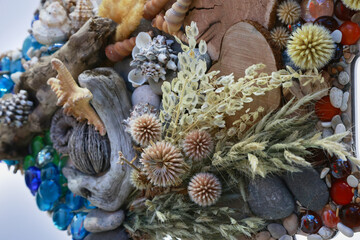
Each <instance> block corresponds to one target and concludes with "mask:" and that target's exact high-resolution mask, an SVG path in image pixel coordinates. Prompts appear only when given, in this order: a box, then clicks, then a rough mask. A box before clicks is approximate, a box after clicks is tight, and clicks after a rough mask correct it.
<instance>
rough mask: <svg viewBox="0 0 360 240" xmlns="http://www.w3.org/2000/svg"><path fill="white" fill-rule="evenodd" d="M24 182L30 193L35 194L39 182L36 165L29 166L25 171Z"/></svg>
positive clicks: (38, 171)
mask: <svg viewBox="0 0 360 240" xmlns="http://www.w3.org/2000/svg"><path fill="white" fill-rule="evenodd" d="M25 183H26V186H27V187H28V188H29V189H30V191H31V193H32V194H33V195H35V193H36V192H37V190H38V188H39V186H40V184H41V172H40V169H38V168H37V167H29V168H28V170H26V171H25Z"/></svg>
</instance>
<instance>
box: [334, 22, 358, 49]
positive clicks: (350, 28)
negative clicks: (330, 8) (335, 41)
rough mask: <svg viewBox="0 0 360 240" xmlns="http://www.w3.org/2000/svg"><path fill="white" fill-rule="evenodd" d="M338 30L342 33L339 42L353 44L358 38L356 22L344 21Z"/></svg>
mask: <svg viewBox="0 0 360 240" xmlns="http://www.w3.org/2000/svg"><path fill="white" fill-rule="evenodd" d="M339 30H340V31H341V33H342V38H341V44H343V45H353V44H355V43H356V42H357V41H358V40H359V38H360V27H359V25H358V24H357V23H354V22H351V21H346V22H344V23H343V24H341V25H340V27H339Z"/></svg>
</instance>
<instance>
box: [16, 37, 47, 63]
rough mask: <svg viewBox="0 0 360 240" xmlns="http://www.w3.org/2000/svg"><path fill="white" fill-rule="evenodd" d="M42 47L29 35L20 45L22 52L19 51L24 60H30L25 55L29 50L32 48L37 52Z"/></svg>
mask: <svg viewBox="0 0 360 240" xmlns="http://www.w3.org/2000/svg"><path fill="white" fill-rule="evenodd" d="M42 46H43V45H42V44H41V43H39V42H38V41H36V39H35V38H34V37H33V36H32V35H29V36H27V38H25V40H24V43H23V45H22V50H21V52H22V55H23V56H24V58H25V59H26V60H30V57H29V56H28V54H27V52H28V51H29V49H30V48H33V49H34V50H37V49H40V48H41V47H42Z"/></svg>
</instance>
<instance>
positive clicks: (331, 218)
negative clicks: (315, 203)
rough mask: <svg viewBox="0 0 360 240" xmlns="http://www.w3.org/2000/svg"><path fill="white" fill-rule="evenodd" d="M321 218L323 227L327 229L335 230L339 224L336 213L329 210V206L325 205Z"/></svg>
mask: <svg viewBox="0 0 360 240" xmlns="http://www.w3.org/2000/svg"><path fill="white" fill-rule="evenodd" d="M321 218H322V221H323V223H324V225H325V226H327V227H329V228H335V227H336V225H337V224H338V223H339V222H340V218H339V217H337V216H336V212H335V211H334V210H332V209H331V207H330V206H329V205H326V206H325V207H324V208H323V210H322V213H321Z"/></svg>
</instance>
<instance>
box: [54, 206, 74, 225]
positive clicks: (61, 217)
mask: <svg viewBox="0 0 360 240" xmlns="http://www.w3.org/2000/svg"><path fill="white" fill-rule="evenodd" d="M73 217H74V214H73V213H72V212H71V209H70V208H68V207H67V206H66V205H64V204H61V205H59V206H57V207H56V208H55V209H54V213H53V217H52V219H53V223H54V225H55V227H57V228H58V229H60V230H66V229H67V227H68V226H69V224H70V223H71V220H72V219H73Z"/></svg>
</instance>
